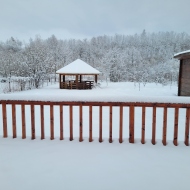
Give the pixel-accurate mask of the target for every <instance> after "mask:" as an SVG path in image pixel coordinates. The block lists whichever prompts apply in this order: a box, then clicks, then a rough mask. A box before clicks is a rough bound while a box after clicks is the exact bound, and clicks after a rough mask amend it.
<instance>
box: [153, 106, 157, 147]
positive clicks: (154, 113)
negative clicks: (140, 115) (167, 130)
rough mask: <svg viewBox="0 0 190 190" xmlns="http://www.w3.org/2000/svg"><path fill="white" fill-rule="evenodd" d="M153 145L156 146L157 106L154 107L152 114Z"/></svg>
mask: <svg viewBox="0 0 190 190" xmlns="http://www.w3.org/2000/svg"><path fill="white" fill-rule="evenodd" d="M152 144H153V145H155V144H156V106H153V114H152Z"/></svg>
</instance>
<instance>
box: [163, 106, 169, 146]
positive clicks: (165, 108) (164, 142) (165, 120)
mask: <svg viewBox="0 0 190 190" xmlns="http://www.w3.org/2000/svg"><path fill="white" fill-rule="evenodd" d="M167 113H168V112H167V107H164V114H163V134H162V143H163V145H164V146H166V144H167V141H166V138H167Z"/></svg>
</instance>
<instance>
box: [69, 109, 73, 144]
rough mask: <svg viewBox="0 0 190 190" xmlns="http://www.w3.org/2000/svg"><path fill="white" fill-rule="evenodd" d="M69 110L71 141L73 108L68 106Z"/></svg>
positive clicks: (71, 136) (71, 135) (71, 138)
mask: <svg viewBox="0 0 190 190" xmlns="http://www.w3.org/2000/svg"><path fill="white" fill-rule="evenodd" d="M69 109H70V141H72V140H73V106H72V105H70V106H69Z"/></svg>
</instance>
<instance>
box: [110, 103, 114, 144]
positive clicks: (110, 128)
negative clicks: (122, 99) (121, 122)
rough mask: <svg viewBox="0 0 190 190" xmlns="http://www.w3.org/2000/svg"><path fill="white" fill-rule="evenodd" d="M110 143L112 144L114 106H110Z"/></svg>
mask: <svg viewBox="0 0 190 190" xmlns="http://www.w3.org/2000/svg"><path fill="white" fill-rule="evenodd" d="M109 118H110V121H109V142H110V143H112V142H113V140H112V106H110V114H109Z"/></svg>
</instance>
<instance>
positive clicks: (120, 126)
mask: <svg viewBox="0 0 190 190" xmlns="http://www.w3.org/2000/svg"><path fill="white" fill-rule="evenodd" d="M119 142H120V143H122V142H123V106H120V118H119Z"/></svg>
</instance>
